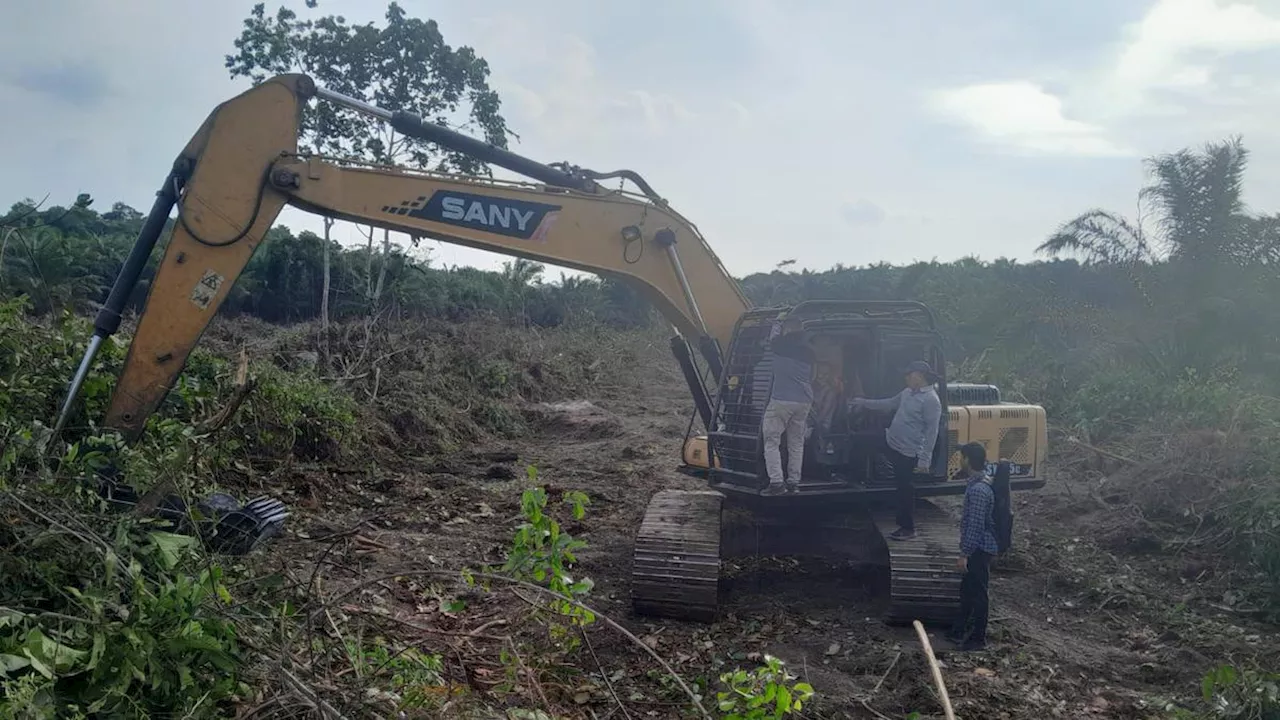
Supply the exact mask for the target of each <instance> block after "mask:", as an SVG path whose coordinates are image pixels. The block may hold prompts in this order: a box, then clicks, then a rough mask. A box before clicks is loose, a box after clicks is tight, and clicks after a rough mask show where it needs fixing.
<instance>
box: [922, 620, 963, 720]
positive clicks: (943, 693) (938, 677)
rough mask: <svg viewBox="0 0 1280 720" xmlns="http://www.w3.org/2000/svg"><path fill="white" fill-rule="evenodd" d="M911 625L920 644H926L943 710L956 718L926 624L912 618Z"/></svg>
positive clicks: (930, 667)
mask: <svg viewBox="0 0 1280 720" xmlns="http://www.w3.org/2000/svg"><path fill="white" fill-rule="evenodd" d="M911 625H912V626H913V627H915V629H916V635H918V636H919V637H920V644H921V645H923V646H924V656H925V658H926V659H927V660H928V661H929V670H930V671H931V672H932V673H933V684H934V685H935V686H936V687H937V688H938V698H939V699H940V700H941V701H942V711H943V712H945V713H946V714H947V720H956V711H955V710H953V709H952V708H951V698H950V697H948V696H947V685H946V683H944V682H943V681H942V668H940V667H938V658H936V657H934V656H933V645H930V644H929V635H928V634H927V633H926V632H925V631H924V625H921V624H920V621H919V620H912V621H911Z"/></svg>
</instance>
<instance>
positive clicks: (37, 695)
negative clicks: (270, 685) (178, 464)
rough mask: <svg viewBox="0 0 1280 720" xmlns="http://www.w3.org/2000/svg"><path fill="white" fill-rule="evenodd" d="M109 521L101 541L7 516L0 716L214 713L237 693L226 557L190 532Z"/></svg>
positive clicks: (238, 660) (0, 608) (237, 657)
mask: <svg viewBox="0 0 1280 720" xmlns="http://www.w3.org/2000/svg"><path fill="white" fill-rule="evenodd" d="M4 504H5V505H6V506H7V507H5V510H6V512H13V511H14V510H15V509H16V508H14V507H12V506H11V505H9V503H4ZM111 526H113V527H114V536H113V537H112V538H111V539H110V541H109V542H107V541H106V538H100V537H98V536H95V535H91V534H89V531H85V532H83V533H81V532H71V533H69V532H66V531H60V530H58V529H56V528H54V527H43V526H40V525H35V524H31V523H26V524H20V525H18V526H16V527H13V528H11V532H12V534H13V536H14V537H12V538H11V539H10V540H11V541H12V542H14V543H15V544H19V545H21V546H22V547H23V552H21V553H15V552H12V551H11V548H6V549H5V552H4V553H2V554H0V573H3V574H4V577H5V583H4V587H3V588H2V589H0V688H3V693H2V694H3V696H4V697H5V698H6V701H7V704H6V701H0V718H4V717H15V718H16V717H32V716H34V717H55V716H56V717H67V716H72V717H74V716H76V715H77V714H95V713H100V715H96V716H125V717H147V716H151V715H155V714H169V713H186V714H188V716H189V717H217V716H219V712H220V709H219V708H220V707H221V705H222V704H223V703H224V702H226V701H228V700H230V699H232V698H234V697H236V696H237V695H239V694H241V693H242V691H243V688H242V684H241V675H240V666H241V664H242V662H243V658H242V651H241V647H240V642H239V639H238V634H237V631H236V629H235V627H234V625H233V623H232V621H231V619H230V618H228V617H227V616H226V614H225V611H226V608H227V606H228V605H230V604H231V602H232V596H231V594H230V592H229V590H228V589H227V586H226V584H225V580H224V578H223V569H222V568H221V567H220V566H219V565H217V564H214V563H210V562H208V560H207V559H206V558H204V557H202V555H201V553H199V551H198V548H197V541H196V540H195V539H194V538H191V537H187V536H182V535H172V534H169V533H164V532H158V531H152V532H147V531H146V530H145V528H143V527H140V526H137V525H135V524H134V523H132V522H131V521H129V520H127V519H119V520H116V521H114V522H112V523H111ZM4 544H5V545H8V544H10V543H9V542H5V543H4ZM18 703H22V705H18ZM19 710H21V711H22V712H25V713H28V714H27V715H22V714H19V713H18V711H19Z"/></svg>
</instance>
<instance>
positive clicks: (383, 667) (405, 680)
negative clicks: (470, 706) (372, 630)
mask: <svg viewBox="0 0 1280 720" xmlns="http://www.w3.org/2000/svg"><path fill="white" fill-rule="evenodd" d="M346 651H347V657H348V659H349V660H350V662H351V667H352V668H353V669H354V670H355V673H356V676H357V677H360V678H362V679H364V680H366V681H369V680H374V679H385V680H386V682H385V683H379V686H380V687H385V688H387V692H390V693H393V694H394V696H395V697H394V699H395V700H396V709H398V710H423V709H434V708H437V707H438V706H439V705H440V704H441V701H442V700H443V699H444V698H445V693H444V679H443V678H442V677H441V672H442V671H443V669H444V663H443V660H442V658H441V657H440V655H437V654H426V653H422V652H419V651H418V650H416V649H414V648H412V647H405V648H401V649H400V650H399V651H396V652H392V651H391V650H390V649H389V648H388V647H387V641H386V640H385V639H384V638H374V645H373V646H372V647H369V646H365V647H361V646H360V645H358V644H356V643H355V642H352V641H347V643H346Z"/></svg>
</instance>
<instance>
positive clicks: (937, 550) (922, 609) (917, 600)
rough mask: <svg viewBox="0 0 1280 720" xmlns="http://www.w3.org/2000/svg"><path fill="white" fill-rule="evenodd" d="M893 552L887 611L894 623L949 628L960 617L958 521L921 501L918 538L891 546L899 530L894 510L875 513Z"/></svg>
mask: <svg viewBox="0 0 1280 720" xmlns="http://www.w3.org/2000/svg"><path fill="white" fill-rule="evenodd" d="M872 519H873V520H874V521H875V524H876V529H878V530H879V531H880V535H881V536H882V537H884V538H885V540H884V542H885V544H886V545H888V546H889V609H888V611H887V613H886V619H887V620H888V621H889V622H892V623H909V622H911V621H912V620H919V621H920V622H923V623H950V622H951V621H952V620H953V619H954V618H955V616H956V614H957V613H958V612H959V611H960V577H961V575H960V573H959V571H957V570H956V556H957V554H958V553H959V551H960V528H959V523H958V521H956V520H955V519H954V518H952V517H950V516H949V515H947V513H946V512H944V511H943V510H942V509H941V508H939V507H938V506H936V505H934V504H933V503H931V502H928V501H923V500H920V501H917V502H916V512H915V524H916V536H915V537H914V538H912V539H911V540H890V539H889V533H891V532H893V531H894V530H897V529H898V523H897V521H896V520H895V514H894V512H893V510H892V509H884V510H877V511H875V512H873V513H872Z"/></svg>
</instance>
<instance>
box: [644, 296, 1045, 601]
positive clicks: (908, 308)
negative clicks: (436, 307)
mask: <svg viewBox="0 0 1280 720" xmlns="http://www.w3.org/2000/svg"><path fill="white" fill-rule="evenodd" d="M782 317H799V318H801V319H802V321H803V326H802V327H803V332H804V333H805V335H806V339H807V340H808V341H809V345H810V347H812V348H813V350H814V355H815V360H816V364H817V371H816V378H815V383H814V403H813V407H812V409H811V411H810V417H809V428H808V432H807V437H806V440H805V459H804V464H803V474H802V478H801V482H800V491H799V493H797V494H787V495H779V496H765V495H762V494H761V490H763V489H764V488H765V487H766V486H767V485H768V477H767V475H766V473H765V465H764V442H763V436H762V433H761V430H762V425H763V419H764V411H765V407H766V406H767V405H768V402H769V396H770V389H771V388H770V382H771V377H772V373H771V372H770V357H769V352H768V339H769V336H770V333H771V331H772V330H773V327H774V325H775V323H776V322H777V321H778V320H779V319H781V318H782ZM677 359H678V360H682V355H681V354H680V353H679V352H677ZM915 360H925V361H927V362H928V363H929V364H930V366H932V367H933V368H934V370H935V372H937V374H938V378H937V380H936V382H935V388H936V390H937V392H938V397H939V399H940V400H941V402H942V411H941V415H942V417H941V418H939V423H938V434H937V437H936V439H935V441H934V450H933V460H932V466H931V471H930V472H929V473H927V474H923V475H922V476H917V477H916V479H915V495H916V505H915V523H916V530H917V534H916V537H915V538H914V539H911V540H908V541H903V542H888V541H886V540H885V536H886V535H887V534H888V533H890V532H892V531H893V530H894V529H895V528H896V527H897V523H896V521H895V507H894V499H895V496H896V492H895V483H894V479H893V472H892V469H891V468H890V467H889V466H888V463H887V462H886V461H885V460H884V459H883V457H882V456H881V455H880V453H879V446H880V443H881V441H882V438H883V437H884V432H885V429H886V428H887V427H888V425H889V423H890V422H891V421H892V413H881V412H865V411H863V412H854V411H852V410H851V409H850V402H849V401H851V400H852V399H853V398H855V397H868V398H886V397H890V396H892V395H894V394H896V393H898V392H900V391H901V390H902V389H903V387H904V384H905V383H904V380H905V378H904V368H905V367H906V366H907V365H908V364H909V363H911V362H912V361H915ZM682 364H683V360H682ZM686 376H692V373H691V372H688V371H686ZM720 377H721V382H720V383H719V386H718V389H717V391H716V393H715V396H714V399H713V400H711V401H710V402H709V403H708V405H709V408H708V410H707V411H706V412H705V413H704V417H709V418H710V422H709V423H707V426H708V432H707V433H706V434H704V435H699V436H696V437H691V438H687V439H686V442H685V448H684V457H683V463H682V464H681V466H680V469H681V470H682V471H683V472H684V473H686V474H689V475H693V476H696V477H699V478H702V479H704V480H705V481H706V482H707V485H708V486H709V487H708V489H707V490H664V491H662V492H659V493H658V494H657V495H655V496H654V498H653V499H652V501H651V502H650V505H649V508H648V509H647V511H646V513H645V517H644V520H643V521H642V523H641V527H640V531H639V533H638V534H637V537H636V544H635V557H634V564H633V571H632V601H633V606H634V607H635V609H636V610H637V612H639V613H641V614H647V615H658V616H664V617H678V618H685V619H695V620H709V619H711V618H714V617H715V615H716V612H717V608H718V603H719V597H718V589H719V574H718V573H719V567H720V566H719V561H720V560H721V559H722V558H729V557H742V556H753V555H784V556H807V557H820V558H824V559H827V560H832V561H837V562H847V563H853V564H858V565H871V566H879V567H881V568H886V567H887V570H888V575H889V589H890V592H889V597H888V605H887V607H886V608H885V610H886V612H885V615H886V618H887V619H889V620H890V621H907V620H911V619H921V620H924V621H935V622H940V623H945V622H949V621H950V620H951V618H952V617H953V616H954V613H955V612H956V611H957V610H958V607H959V587H960V575H959V573H958V572H957V571H956V570H955V558H956V553H957V547H958V543H959V528H958V519H957V518H955V517H952V516H951V515H950V514H948V513H947V512H945V511H944V510H943V509H942V508H940V507H939V506H937V505H935V504H934V503H932V502H931V501H930V500H929V498H931V497H936V496H942V495H960V494H963V493H964V490H965V486H966V478H965V474H964V473H958V472H957V471H958V470H959V469H960V458H959V451H958V450H959V448H960V447H961V446H962V445H964V444H965V443H968V442H970V441H978V442H980V443H982V444H983V445H984V446H985V447H986V448H987V452H988V457H990V458H991V459H992V463H991V465H992V467H991V468H989V470H990V471H991V472H993V473H994V471H995V465H996V463H997V462H998V461H1000V462H1003V463H1004V465H1005V467H1006V468H1007V469H1008V470H1009V471H1010V477H1011V481H1010V487H1011V489H1013V490H1026V489H1033V488H1038V487H1041V486H1043V484H1044V480H1043V478H1042V477H1041V474H1042V467H1043V463H1044V459H1045V455H1046V448H1047V432H1046V425H1045V415H1044V410H1043V408H1041V407H1039V406H1035V405H1021V404H1014V403H1007V402H1002V401H1001V399H1000V395H999V390H998V388H995V387H994V386H991V385H979V384H968V383H960V384H952V383H949V382H948V378H947V377H946V357H945V354H944V339H943V337H942V335H941V333H939V331H938V329H937V327H936V324H935V321H934V316H933V313H932V312H931V311H930V310H929V308H928V307H927V306H925V305H923V304H921V303H918V302H908V301H889V302H873V301H847V302H846V301H813V302H804V303H801V304H798V305H796V306H794V307H791V308H768V309H757V310H750V311H747V312H746V313H744V314H743V315H742V317H741V318H740V320H739V321H738V323H737V325H736V326H735V328H734V332H733V337H732V342H731V343H730V344H729V349H728V352H727V353H725V359H724V366H723V372H722V374H721V376H720ZM696 394H697V393H696V392H695V396H696ZM783 445H784V447H783V450H782V452H783V462H784V463H785V462H786V449H785V443H784V444H783Z"/></svg>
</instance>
